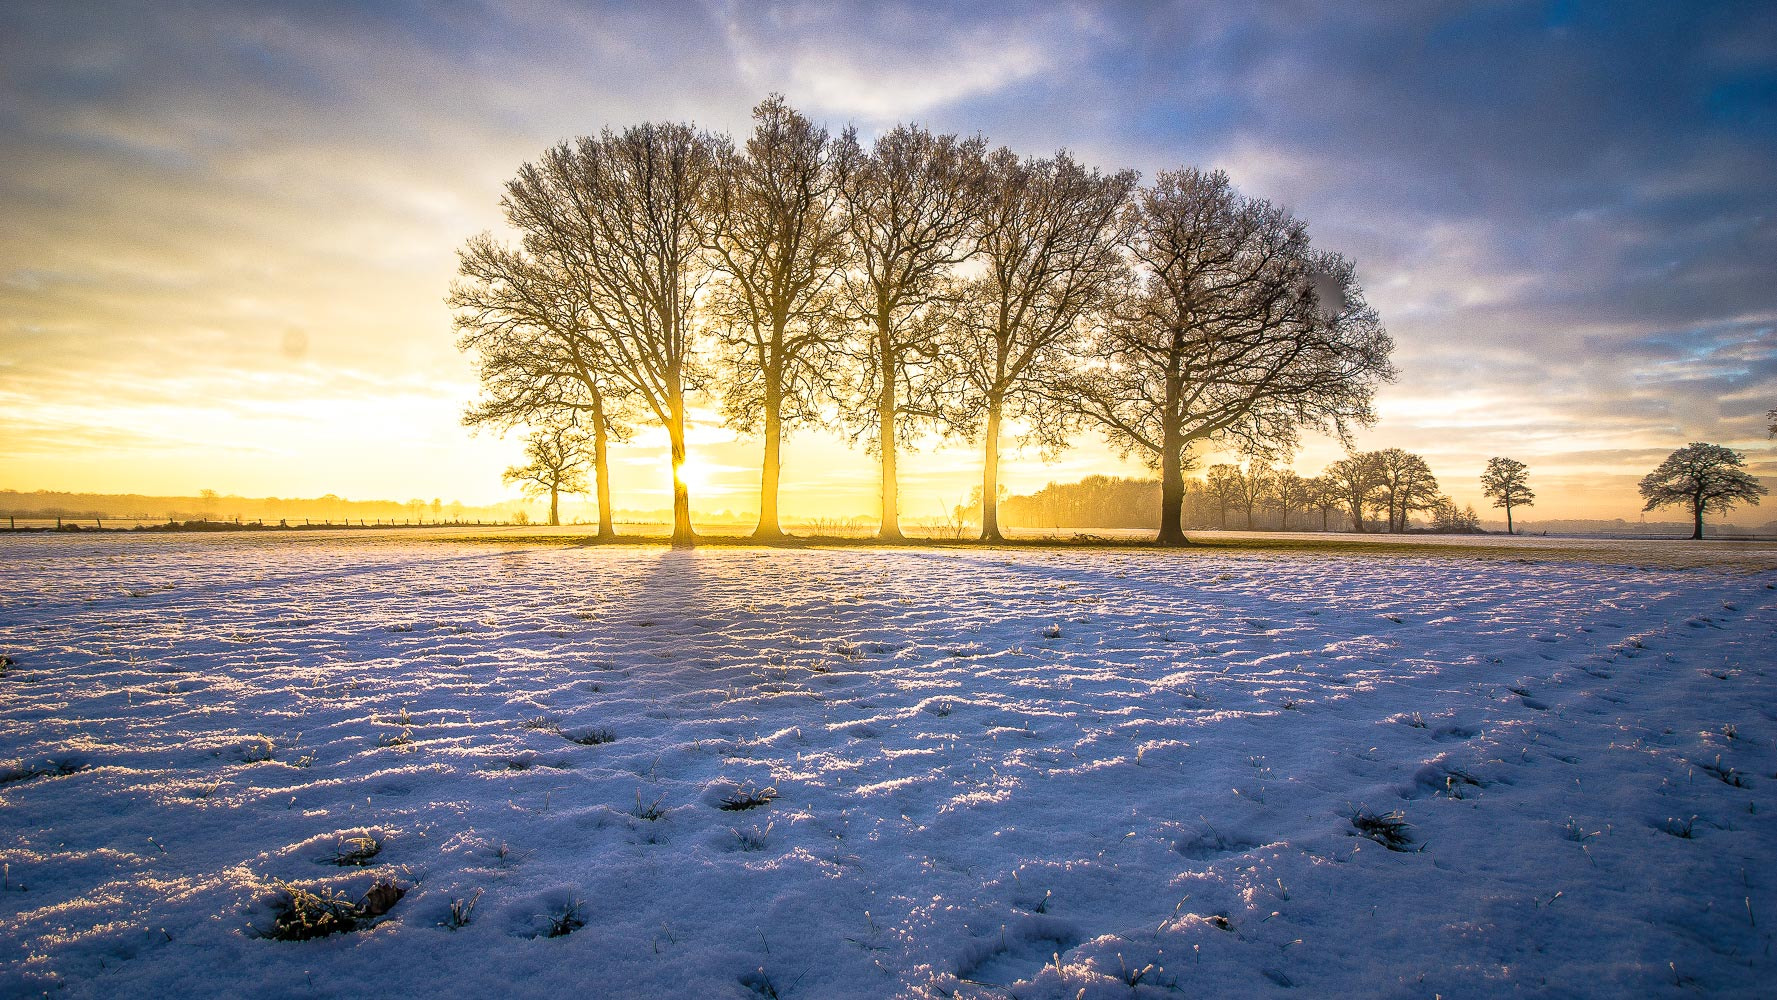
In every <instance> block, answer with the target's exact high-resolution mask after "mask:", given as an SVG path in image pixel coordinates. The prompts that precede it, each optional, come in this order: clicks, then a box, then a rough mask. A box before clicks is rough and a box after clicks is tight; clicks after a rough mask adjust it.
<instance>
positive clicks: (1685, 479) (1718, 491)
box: [1641, 442, 1770, 538]
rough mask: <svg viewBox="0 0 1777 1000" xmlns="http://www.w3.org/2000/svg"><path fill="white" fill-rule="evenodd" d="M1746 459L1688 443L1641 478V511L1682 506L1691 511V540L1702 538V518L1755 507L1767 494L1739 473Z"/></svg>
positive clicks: (1730, 451) (1713, 446) (1728, 450)
mask: <svg viewBox="0 0 1777 1000" xmlns="http://www.w3.org/2000/svg"><path fill="white" fill-rule="evenodd" d="M1745 464H1746V456H1745V455H1743V454H1741V453H1740V452H1737V451H1735V450H1734V449H1732V448H1728V447H1726V446H1723V445H1719V444H1704V443H1702V442H1692V443H1690V444H1688V445H1686V446H1684V447H1683V448H1680V449H1678V450H1677V451H1675V452H1673V453H1672V454H1670V455H1667V456H1666V460H1665V461H1664V462H1661V463H1660V467H1659V468H1657V469H1655V470H1654V471H1652V472H1650V473H1648V474H1647V475H1645V476H1643V477H1642V478H1641V498H1642V499H1643V500H1646V501H1647V504H1646V506H1644V507H1642V508H1641V509H1642V510H1644V511H1648V510H1654V509H1655V508H1658V507H1670V506H1684V507H1689V508H1690V510H1691V523H1692V528H1691V537H1692V538H1702V537H1703V515H1705V514H1726V513H1727V512H1728V511H1730V510H1733V509H1734V505H1735V504H1739V503H1747V504H1752V505H1753V506H1757V505H1758V501H1759V497H1762V496H1764V495H1765V494H1767V493H1769V492H1770V491H1769V490H1767V489H1765V487H1764V486H1763V484H1761V483H1760V482H1759V481H1758V480H1757V479H1754V478H1753V477H1752V476H1750V475H1747V474H1746V473H1744V472H1742V471H1740V467H1741V466H1743V465H1745Z"/></svg>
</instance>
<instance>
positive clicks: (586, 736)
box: [563, 726, 617, 747]
mask: <svg viewBox="0 0 1777 1000" xmlns="http://www.w3.org/2000/svg"><path fill="white" fill-rule="evenodd" d="M563 735H564V736H565V737H566V738H567V740H568V742H570V743H578V744H580V745H581V746H583V747H596V746H599V745H601V744H605V743H609V742H611V741H612V740H615V739H616V738H617V734H616V733H614V732H612V731H610V730H609V729H606V728H604V727H602V726H600V727H598V728H595V729H587V730H584V731H582V732H578V733H571V734H569V733H564V734H563Z"/></svg>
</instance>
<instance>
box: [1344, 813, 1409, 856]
mask: <svg viewBox="0 0 1777 1000" xmlns="http://www.w3.org/2000/svg"><path fill="white" fill-rule="evenodd" d="M1351 826H1352V828H1353V829H1355V830H1356V831H1357V833H1358V836H1360V837H1367V838H1369V839H1370V840H1374V841H1375V842H1376V843H1378V844H1381V845H1382V846H1383V847H1386V848H1388V849H1389V850H1391V851H1410V850H1412V849H1413V838H1412V836H1410V835H1409V834H1408V833H1407V831H1408V830H1410V829H1412V827H1411V825H1410V824H1408V822H1407V814H1406V813H1403V812H1401V811H1400V810H1399V809H1396V810H1394V811H1393V812H1387V813H1373V812H1368V811H1366V810H1363V809H1359V810H1357V811H1356V812H1354V813H1352V814H1351Z"/></svg>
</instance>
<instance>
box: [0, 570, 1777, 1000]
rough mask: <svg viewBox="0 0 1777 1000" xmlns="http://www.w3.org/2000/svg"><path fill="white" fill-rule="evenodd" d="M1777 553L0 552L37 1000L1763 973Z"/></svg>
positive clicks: (1367, 988)
mask: <svg viewBox="0 0 1777 1000" xmlns="http://www.w3.org/2000/svg"><path fill="white" fill-rule="evenodd" d="M1774 586H1777V575H1774V574H1771V573H1768V572H1767V573H1752V574H1748V573H1725V572H1718V571H1710V570H1690V571H1671V570H1644V569H1632V568H1622V567H1602V566H1593V565H1583V564H1571V563H1569V564H1559V563H1540V564H1521V563H1510V562H1503V561H1489V562H1481V561H1472V560H1462V559H1449V558H1430V559H1412V558H1378V559H1365V560H1359V559H1352V558H1324V557H1322V558H1315V557H1307V556H1300V555H1288V556H1270V557H1267V556H1261V555H1237V554H1236V555H1229V554H1218V555H1205V554H1199V553H1179V554H1172V553H1159V552H1147V551H1122V552H1118V551H1089V550H1047V551H1045V550H1022V551H1016V552H1005V551H993V550H960V549H959V550H935V549H934V550H921V549H887V550H882V549H875V550H873V549H840V550H803V551H782V550H780V551H769V550H754V549H742V548H730V549H709V550H701V551H697V552H695V553H686V552H672V551H668V550H666V549H662V548H656V547H636V548H628V547H608V548H585V547H543V546H536V545H522V546H514V545H510V544H508V545H498V544H469V543H439V542H416V541H399V540H390V539H385V540H383V541H369V540H364V539H357V540H332V539H327V538H325V537H316V536H310V537H306V538H263V537H262V538H211V537H189V536H187V537H178V538H161V539H153V538H138V537H130V538H116V537H111V538H66V537H36V538H13V539H5V540H0V653H3V654H5V656H6V657H8V658H9V659H10V663H9V664H8V665H6V666H5V667H4V674H3V676H0V862H4V865H5V868H4V873H3V874H4V891H3V892H0V994H3V995H7V996H24V995H35V994H37V993H40V992H45V993H51V994H56V995H66V996H107V997H110V996H124V995H133V996H148V995H200V996H239V995H254V994H259V995H266V996H281V995H288V994H301V995H315V996H328V995H336V996H363V995H377V996H402V995H417V994H425V993H432V992H435V991H436V990H437V989H438V988H439V984H441V983H447V984H449V990H448V992H449V993H450V994H451V995H463V996H471V995H476V996H488V995H500V994H502V993H511V992H512V991H513V990H514V989H517V990H519V991H520V992H521V993H522V994H524V995H558V996H584V995H594V996H656V997H664V996H698V997H735V998H749V997H759V996H764V997H774V996H775V997H877V996H889V995H900V996H914V997H940V996H963V997H977V996H979V997H1004V996H1018V997H1030V998H1037V997H1051V998H1074V997H1079V996H1085V997H1088V998H1092V997H1118V998H1122V997H1131V996H1134V997H1165V996H1176V995H1181V994H1182V995H1198V994H1205V995H1217V996H1291V995H1377V996H1400V997H1430V996H1432V995H1434V994H1442V995H1444V996H1458V997H1460V996H1476V995H1508V994H1518V993H1525V994H1542V993H1548V994H1552V995H1575V996H1661V995H1673V996H1680V995H1690V994H1692V993H1695V992H1698V991H1702V992H1707V993H1717V994H1727V995H1734V994H1739V995H1755V994H1758V993H1760V992H1762V991H1764V990H1767V989H1768V988H1769V982H1770V978H1771V975H1772V971H1773V954H1772V945H1773V940H1772V938H1773V931H1774V930H1777V865H1774V864H1773V863H1772V862H1773V860H1774V859H1777V826H1774V824H1773V819H1772V817H1773V814H1774V812H1777V800H1773V797H1772V795H1771V793H1772V791H1773V790H1777V773H1774V771H1777V746H1774V744H1777V699H1774V698H1773V694H1774V688H1773V684H1772V678H1771V676H1770V670H1771V663H1772V662H1773V661H1777V590H1773V589H1772V588H1773V587H1774ZM0 662H5V661H0ZM311 932H312V933H311ZM1761 982H1763V983H1765V984H1766V986H1764V987H1761V986H1759V985H1758V984H1759V983H1761ZM1767 995H1768V994H1767Z"/></svg>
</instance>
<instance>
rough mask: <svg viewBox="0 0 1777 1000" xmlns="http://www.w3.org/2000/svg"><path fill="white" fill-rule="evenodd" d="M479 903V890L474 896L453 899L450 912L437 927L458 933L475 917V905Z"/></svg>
mask: <svg viewBox="0 0 1777 1000" xmlns="http://www.w3.org/2000/svg"><path fill="white" fill-rule="evenodd" d="M479 902H481V890H480V889H477V890H475V893H474V895H470V896H458V897H456V898H453V899H452V900H451V901H450V912H449V913H448V914H446V915H445V917H444V919H443V920H442V921H440V922H439V924H438V926H440V927H446V928H449V929H450V930H453V931H460V930H462V929H463V928H465V927H467V926H469V921H470V920H472V919H474V917H475V904H476V903H479Z"/></svg>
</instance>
